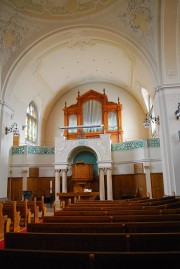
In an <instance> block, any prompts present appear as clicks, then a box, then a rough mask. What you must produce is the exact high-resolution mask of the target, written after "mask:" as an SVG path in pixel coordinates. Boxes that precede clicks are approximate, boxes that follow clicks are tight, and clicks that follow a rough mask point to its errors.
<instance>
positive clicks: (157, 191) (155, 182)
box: [151, 173, 164, 198]
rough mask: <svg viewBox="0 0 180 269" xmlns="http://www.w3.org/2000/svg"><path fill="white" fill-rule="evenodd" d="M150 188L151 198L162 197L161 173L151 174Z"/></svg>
mask: <svg viewBox="0 0 180 269" xmlns="http://www.w3.org/2000/svg"><path fill="white" fill-rule="evenodd" d="M151 188H152V197H153V198H160V197H163V196H164V183H163V174H162V173H152V174H151Z"/></svg>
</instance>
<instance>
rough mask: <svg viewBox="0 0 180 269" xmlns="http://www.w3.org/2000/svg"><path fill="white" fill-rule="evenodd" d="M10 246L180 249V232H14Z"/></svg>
mask: <svg viewBox="0 0 180 269" xmlns="http://www.w3.org/2000/svg"><path fill="white" fill-rule="evenodd" d="M5 248H6V249H31V250H61V251H65V250H68V251H92V252H93V251H111V252H115V251H119V252H142V251H146V252H148V251H150V252H156V251H180V233H178V232H176V233H33V232H28V233H14V232H7V233H6V235H5Z"/></svg>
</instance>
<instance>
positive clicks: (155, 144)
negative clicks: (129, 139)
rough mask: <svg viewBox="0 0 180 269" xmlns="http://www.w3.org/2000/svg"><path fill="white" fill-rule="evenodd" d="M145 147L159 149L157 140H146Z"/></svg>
mask: <svg viewBox="0 0 180 269" xmlns="http://www.w3.org/2000/svg"><path fill="white" fill-rule="evenodd" d="M147 146H148V148H160V140H159V138H150V139H147Z"/></svg>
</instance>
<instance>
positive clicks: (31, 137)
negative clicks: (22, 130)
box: [25, 102, 38, 143]
mask: <svg viewBox="0 0 180 269" xmlns="http://www.w3.org/2000/svg"><path fill="white" fill-rule="evenodd" d="M37 123H38V115H37V108H36V105H35V104H34V102H31V103H30V104H29V106H28V108H27V113H26V136H25V139H26V141H28V142H32V143H36V142H37V125H38V124H37Z"/></svg>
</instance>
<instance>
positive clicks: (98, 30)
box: [2, 25, 158, 118]
mask: <svg viewBox="0 0 180 269" xmlns="http://www.w3.org/2000/svg"><path fill="white" fill-rule="evenodd" d="M76 32H77V34H78V33H79V34H80V35H82V39H83V38H84V35H86V36H88V42H87V46H94V44H98V43H99V44H101V45H102V44H109V46H112V47H116V48H118V49H122V50H123V51H124V53H125V54H127V56H128V57H129V58H130V60H131V61H132V64H133V62H134V61H136V59H139V62H143V64H144V65H145V66H146V68H147V69H146V70H143V72H145V71H146V73H149V74H150V76H151V80H152V81H153V87H156V85H158V83H157V81H158V79H157V73H158V72H157V70H156V67H155V64H154V60H153V59H152V56H150V54H149V52H148V50H146V49H145V48H144V47H139V44H138V43H135V40H134V39H128V38H125V37H124V36H123V35H122V33H119V32H117V31H115V30H114V31H112V29H108V28H103V27H99V26H96V25H94V26H91V27H89V26H78V27H77V26H76V27H75V26H74V27H64V28H63V29H61V30H56V31H54V32H51V33H49V34H47V35H45V36H42V37H41V38H40V39H39V40H36V41H35V42H34V43H32V44H31V45H30V46H28V47H26V50H24V51H23V52H22V53H21V55H19V57H18V58H16V60H15V61H14V63H13V64H12V65H11V67H10V68H9V69H8V73H7V74H6V77H5V78H4V82H3V91H2V92H3V100H8V102H9V98H10V96H13V94H16V93H18V90H19V85H18V86H17V88H16V83H15V81H17V79H18V80H19V78H20V79H21V77H20V76H21V73H22V71H23V70H25V69H26V68H27V69H28V70H30V67H31V69H32V70H31V71H32V74H31V78H30V79H32V78H35V79H37V82H38V83H39V81H40V80H41V77H40V76H39V73H38V72H39V69H40V67H41V65H42V60H43V59H44V57H46V55H49V54H50V53H52V52H53V51H55V50H57V49H59V50H61V49H63V48H64V47H65V46H70V45H72V46H73V45H74V46H75V40H74V44H71V40H69V36H70V35H71V33H76ZM60 37H61V38H60ZM80 39H81V37H80ZM129 40H130V41H129ZM91 41H92V43H93V42H94V44H92V43H91ZM79 42H80V40H79ZM32 55H33V57H32ZM132 55H133V56H132ZM29 59H31V61H29ZM71 60H72V59H71ZM94 72H96V70H94ZM29 74H30V73H29ZM95 74H96V73H95ZM95 74H94V75H95ZM22 76H23V75H22ZM95 77H96V75H95ZM101 79H102V80H103V78H101ZM139 80H140V79H139ZM86 81H89V80H86ZM137 81H138V79H137ZM106 82H107V81H106ZM110 82H111V83H112V81H110ZM78 83H79V82H78V81H74V80H72V81H70V82H68V85H67V84H64V85H62V84H59V86H58V87H57V90H56V91H54V92H51V96H48V97H49V98H48V99H47V100H44V102H45V103H44V106H43V108H42V109H43V110H44V111H42V113H41V114H43V113H49V111H50V110H51V107H52V106H53V104H54V103H55V102H56V100H57V98H60V96H61V95H62V94H63V93H64V91H67V90H68V89H72V88H73V87H74V86H75V85H77V84H78ZM80 83H84V80H83V81H81V82H80ZM113 83H114V84H117V85H118V83H119V84H120V82H119V81H118V80H117V81H114V82H113ZM28 84H29V83H27V91H28V94H29V101H30V99H32V96H31V95H33V92H32V90H29V89H28ZM124 85H125V86H126V87H125V89H126V90H130V89H129V88H128V87H127V85H126V83H123V82H122V83H121V86H123V87H124ZM10 91H13V94H12V93H11V94H10ZM24 92H25V90H24ZM22 93H23V91H22ZM132 94H134V93H133V92H132ZM11 98H12V97H11ZM136 98H138V96H137V95H136ZM139 98H140V97H139ZM25 99H27V97H26V98H25ZM11 102H12V100H11ZM45 118H46V116H45Z"/></svg>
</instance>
